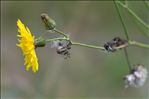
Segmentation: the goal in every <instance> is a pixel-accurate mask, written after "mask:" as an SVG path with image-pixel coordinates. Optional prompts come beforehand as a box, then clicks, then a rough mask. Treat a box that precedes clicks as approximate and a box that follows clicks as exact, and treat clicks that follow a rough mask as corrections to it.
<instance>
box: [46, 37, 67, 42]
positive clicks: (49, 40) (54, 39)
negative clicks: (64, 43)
mask: <svg viewBox="0 0 149 99" xmlns="http://www.w3.org/2000/svg"><path fill="white" fill-rule="evenodd" d="M56 40H67V39H66V38H53V39H46V42H51V41H56Z"/></svg>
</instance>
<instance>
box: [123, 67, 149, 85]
mask: <svg viewBox="0 0 149 99" xmlns="http://www.w3.org/2000/svg"><path fill="white" fill-rule="evenodd" d="M147 74H148V72H147V69H146V68H145V67H144V66H143V65H137V66H135V67H134V68H133V69H132V71H131V73H130V74H128V75H126V76H125V77H124V82H125V84H126V85H125V87H129V86H131V87H141V86H143V84H144V83H145V81H146V79H147Z"/></svg>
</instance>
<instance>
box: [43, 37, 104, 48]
mask: <svg viewBox="0 0 149 99" xmlns="http://www.w3.org/2000/svg"><path fill="white" fill-rule="evenodd" d="M55 40H68V39H67V38H53V39H47V40H46V42H51V41H55ZM70 42H71V43H72V45H78V46H84V47H88V48H94V49H101V50H104V49H105V48H104V47H101V46H94V45H88V44H83V43H78V42H72V41H70Z"/></svg>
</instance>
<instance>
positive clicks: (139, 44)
mask: <svg viewBox="0 0 149 99" xmlns="http://www.w3.org/2000/svg"><path fill="white" fill-rule="evenodd" d="M129 44H130V45H135V46H139V47H143V48H148V49H149V45H148V44H144V43H140V42H137V41H131V40H129Z"/></svg>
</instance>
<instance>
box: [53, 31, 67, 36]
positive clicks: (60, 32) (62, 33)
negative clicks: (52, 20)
mask: <svg viewBox="0 0 149 99" xmlns="http://www.w3.org/2000/svg"><path fill="white" fill-rule="evenodd" d="M53 31H54V32H56V33H59V34H61V35H63V36H64V37H66V38H68V35H67V34H65V33H64V32H62V31H60V30H57V29H54V30H53Z"/></svg>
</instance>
